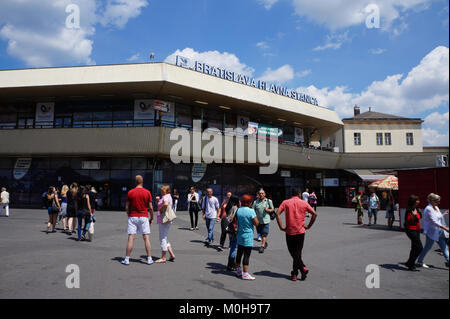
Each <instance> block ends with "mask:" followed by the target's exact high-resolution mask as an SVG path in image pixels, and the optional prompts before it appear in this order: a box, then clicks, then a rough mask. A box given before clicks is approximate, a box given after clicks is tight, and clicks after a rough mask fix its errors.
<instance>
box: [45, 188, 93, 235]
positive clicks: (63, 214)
mask: <svg viewBox="0 0 450 319" xmlns="http://www.w3.org/2000/svg"><path fill="white" fill-rule="evenodd" d="M43 199H44V206H45V208H46V209H47V212H48V222H47V230H46V233H47V234H49V233H55V232H56V225H57V223H58V222H61V223H62V226H63V229H62V232H64V233H66V234H68V235H72V234H77V235H78V236H77V240H78V241H92V240H93V238H94V223H95V221H96V219H95V215H94V214H95V207H96V203H97V192H96V190H95V188H94V187H93V186H90V185H86V186H81V185H78V184H77V183H72V184H71V185H70V187H69V186H67V185H64V186H63V187H62V188H61V190H59V189H57V188H56V187H54V186H50V187H49V188H48V191H47V192H46V193H44V194H43ZM50 229H51V230H50ZM75 229H76V230H77V231H75ZM87 233H88V236H87Z"/></svg>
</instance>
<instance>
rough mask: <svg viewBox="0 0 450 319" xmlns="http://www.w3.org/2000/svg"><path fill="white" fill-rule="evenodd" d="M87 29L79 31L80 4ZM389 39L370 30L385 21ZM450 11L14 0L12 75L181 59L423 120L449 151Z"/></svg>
mask: <svg viewBox="0 0 450 319" xmlns="http://www.w3.org/2000/svg"><path fill="white" fill-rule="evenodd" d="M70 3H73V4H76V5H77V6H78V7H79V8H80V28H76V29H67V26H66V24H65V21H66V18H67V16H68V15H69V14H70V13H67V12H66V11H65V8H66V7H67V5H68V4H70ZM369 4H372V5H375V6H376V8H377V9H378V12H379V16H380V25H379V28H368V27H367V26H366V19H367V17H368V16H369V15H372V14H375V13H376V12H375V11H373V10H372V11H369V12H366V11H365V8H366V7H367V6H368V5H369ZM448 8H449V2H448V1H446V0H409V1H408V0H384V1H381V0H371V1H365V0H346V1H344V0H336V1H321V0H315V1H312V0H240V1H237V0H227V1H216V0H183V1H181V0H172V1H167V0H164V1H163V0H106V1H99V0H72V1H71V0H59V1H51V0H40V1H35V0H20V1H18V0H3V1H2V2H1V4H0V69H11V68H26V67H40V66H63V65H86V64H115V63H134V62H145V61H148V55H149V53H150V52H154V53H155V56H156V57H155V61H169V62H172V61H173V56H174V55H175V54H177V53H178V54H181V55H185V56H187V57H191V58H195V59H197V60H203V61H204V62H208V63H210V64H213V65H221V66H225V67H227V68H229V69H232V70H236V71H239V72H242V73H247V74H250V75H252V76H254V77H256V78H262V79H266V80H269V81H271V82H279V83H281V84H283V85H284V86H286V87H288V88H298V89H300V90H302V91H306V92H307V93H310V95H313V96H315V97H317V98H318V101H319V104H320V105H323V106H327V107H330V108H333V109H335V110H336V112H338V114H339V115H340V116H341V117H347V116H351V113H352V109H353V105H355V104H358V105H360V107H361V108H362V110H363V111H364V110H367V109H368V107H372V108H373V109H374V110H375V111H379V112H383V113H391V114H397V115H400V116H407V117H421V118H423V119H424V120H425V122H424V125H423V127H424V130H423V135H424V144H425V145H448V130H449V127H448V114H449V112H448V111H449V110H448V109H449V103H448V101H449V93H448V92H449V90H448V87H449V71H448V64H449V53H448V47H449V43H448V42H449V22H448V21H449V20H448V16H449V9H448Z"/></svg>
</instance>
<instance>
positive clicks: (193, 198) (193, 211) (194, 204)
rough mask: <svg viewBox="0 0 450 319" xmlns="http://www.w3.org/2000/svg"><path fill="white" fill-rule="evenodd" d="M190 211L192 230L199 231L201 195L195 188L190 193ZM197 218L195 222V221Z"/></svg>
mask: <svg viewBox="0 0 450 319" xmlns="http://www.w3.org/2000/svg"><path fill="white" fill-rule="evenodd" d="M188 211H189V217H190V219H191V230H194V229H198V227H197V225H198V212H199V211H200V204H199V195H198V193H197V192H196V191H195V187H194V186H192V187H191V188H190V193H189V194H188ZM194 217H195V221H194Z"/></svg>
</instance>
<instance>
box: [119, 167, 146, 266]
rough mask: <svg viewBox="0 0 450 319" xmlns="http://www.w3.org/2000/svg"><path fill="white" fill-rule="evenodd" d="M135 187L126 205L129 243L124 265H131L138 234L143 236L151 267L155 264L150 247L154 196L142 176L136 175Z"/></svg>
mask: <svg viewBox="0 0 450 319" xmlns="http://www.w3.org/2000/svg"><path fill="white" fill-rule="evenodd" d="M135 185H136V187H135V188H133V189H132V190H130V191H129V192H128V194H127V199H126V204H125V210H126V212H127V216H128V225H127V234H128V241H127V248H126V251H125V258H124V259H123V260H122V264H124V265H129V264H130V256H131V252H132V250H133V245H134V238H135V237H136V234H142V237H143V239H144V244H145V251H146V252H147V264H148V265H151V264H153V259H152V254H151V246H150V225H151V224H152V222H153V204H152V194H151V193H150V191H149V190H147V189H145V188H144V179H143V178H142V176H141V175H136V177H135ZM149 213H150V219H149Z"/></svg>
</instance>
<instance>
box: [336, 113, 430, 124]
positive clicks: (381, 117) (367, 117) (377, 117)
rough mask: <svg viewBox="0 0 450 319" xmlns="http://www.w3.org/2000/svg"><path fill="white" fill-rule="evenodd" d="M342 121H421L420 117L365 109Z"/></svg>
mask: <svg viewBox="0 0 450 319" xmlns="http://www.w3.org/2000/svg"><path fill="white" fill-rule="evenodd" d="M343 121H413V122H417V121H420V122H422V119H420V118H407V117H401V116H396V115H391V114H385V113H379V112H373V111H367V112H364V113H361V114H358V115H356V116H354V117H350V118H345V119H343Z"/></svg>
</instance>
